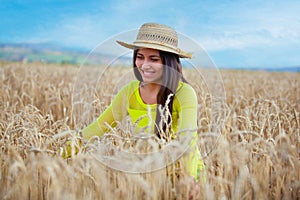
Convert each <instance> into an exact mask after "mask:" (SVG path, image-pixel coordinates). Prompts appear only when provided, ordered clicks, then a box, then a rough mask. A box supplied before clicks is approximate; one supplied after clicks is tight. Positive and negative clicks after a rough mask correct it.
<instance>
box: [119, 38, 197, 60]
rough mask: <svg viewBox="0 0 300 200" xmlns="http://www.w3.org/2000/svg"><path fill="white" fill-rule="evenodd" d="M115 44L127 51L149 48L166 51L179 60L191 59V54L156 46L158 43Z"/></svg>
mask: <svg viewBox="0 0 300 200" xmlns="http://www.w3.org/2000/svg"><path fill="white" fill-rule="evenodd" d="M117 43H118V44H120V45H121V46H123V47H126V48H128V49H138V48H149V49H156V50H161V51H166V52H170V53H174V54H177V55H178V56H179V57H180V58H191V57H192V54H191V53H186V52H184V51H182V50H180V49H173V48H171V47H168V46H165V45H162V44H158V43H149V42H138V43H137V42H136V43H134V44H130V43H126V42H122V41H118V40H117Z"/></svg>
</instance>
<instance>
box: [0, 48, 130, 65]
mask: <svg viewBox="0 0 300 200" xmlns="http://www.w3.org/2000/svg"><path fill="white" fill-rule="evenodd" d="M87 57H88V59H87ZM1 60H2V61H18V62H35V61H38V62H45V63H59V64H74V65H81V64H83V62H84V64H93V65H99V64H103V63H105V64H108V63H111V61H115V62H114V64H117V65H118V64H120V65H121V64H122V65H128V64H129V63H131V62H132V60H131V59H128V58H126V57H120V58H118V59H117V60H116V59H115V57H113V56H111V55H104V54H99V53H95V52H93V53H92V54H90V52H89V51H88V50H83V49H75V48H67V47H61V46H59V45H55V44H51V43H38V44H31V43H18V44H10V43H0V61H1Z"/></svg>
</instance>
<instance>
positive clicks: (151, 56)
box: [137, 53, 160, 58]
mask: <svg viewBox="0 0 300 200" xmlns="http://www.w3.org/2000/svg"><path fill="white" fill-rule="evenodd" d="M137 55H141V56H144V54H142V53H137ZM149 57H150V58H153V57H157V58H160V56H159V55H150V56H149Z"/></svg>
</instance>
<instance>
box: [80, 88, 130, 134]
mask: <svg viewBox="0 0 300 200" xmlns="http://www.w3.org/2000/svg"><path fill="white" fill-rule="evenodd" d="M131 85H132V84H128V85H126V86H124V87H123V88H122V89H121V90H120V91H119V92H118V93H117V95H116V96H115V97H114V99H113V101H112V102H111V104H110V105H109V107H107V108H106V110H105V111H104V112H103V113H102V114H101V115H100V116H99V117H98V118H97V119H96V120H95V121H94V122H92V123H91V124H89V125H88V126H87V127H85V128H84V129H83V130H82V134H83V138H84V139H86V140H89V139H91V138H92V137H93V136H99V137H101V136H103V135H104V133H106V132H107V131H108V130H109V127H108V126H110V127H115V126H116V122H117V121H121V120H122V119H123V117H124V116H126V114H127V105H128V98H129V97H128V96H129V95H130V91H131V90H130V89H131V88H132V86H131Z"/></svg>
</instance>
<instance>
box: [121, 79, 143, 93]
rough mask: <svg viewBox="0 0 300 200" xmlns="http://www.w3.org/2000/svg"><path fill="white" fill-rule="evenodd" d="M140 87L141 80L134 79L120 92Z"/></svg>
mask: <svg viewBox="0 0 300 200" xmlns="http://www.w3.org/2000/svg"><path fill="white" fill-rule="evenodd" d="M138 87H139V81H138V80H133V81H130V82H129V83H127V84H126V85H124V86H123V87H122V88H121V89H120V92H122V91H127V92H128V91H135V90H136V89H137V88H138Z"/></svg>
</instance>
